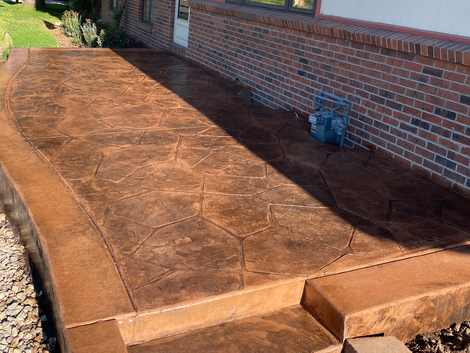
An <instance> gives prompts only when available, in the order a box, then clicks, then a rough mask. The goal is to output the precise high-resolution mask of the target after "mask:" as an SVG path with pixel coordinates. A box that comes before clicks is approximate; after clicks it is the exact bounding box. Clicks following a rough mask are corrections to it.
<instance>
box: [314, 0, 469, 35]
mask: <svg viewBox="0 0 470 353" xmlns="http://www.w3.org/2000/svg"><path fill="white" fill-rule="evenodd" d="M320 14H321V15H325V16H335V17H341V18H347V19H352V20H359V21H367V22H375V23H382V24H387V25H392V26H401V27H408V28H413V29H418V30H423V31H431V32H438V33H444V34H451V35H456V36H462V37H470V26H469V25H468V17H469V16H470V2H469V1H468V0H394V1H390V0H322V4H321V11H320Z"/></svg>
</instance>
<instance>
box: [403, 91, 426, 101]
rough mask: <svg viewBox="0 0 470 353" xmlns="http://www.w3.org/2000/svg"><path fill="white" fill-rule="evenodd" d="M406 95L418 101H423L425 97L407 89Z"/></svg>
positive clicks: (420, 93)
mask: <svg viewBox="0 0 470 353" xmlns="http://www.w3.org/2000/svg"><path fill="white" fill-rule="evenodd" d="M406 95H407V96H408V97H410V98H413V99H419V100H424V97H425V95H424V93H422V92H418V91H415V90H412V89H407V90H406Z"/></svg>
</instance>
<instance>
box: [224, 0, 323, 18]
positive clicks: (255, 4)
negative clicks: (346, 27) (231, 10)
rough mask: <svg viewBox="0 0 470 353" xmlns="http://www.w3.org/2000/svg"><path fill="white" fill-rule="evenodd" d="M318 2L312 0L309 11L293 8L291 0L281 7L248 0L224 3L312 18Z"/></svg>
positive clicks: (229, 0)
mask: <svg viewBox="0 0 470 353" xmlns="http://www.w3.org/2000/svg"><path fill="white" fill-rule="evenodd" d="M318 1H319V0H313V7H312V9H311V10H310V9H302V8H295V7H294V6H293V0H284V5H283V6H282V5H274V4H266V3H260V2H255V1H250V0H226V2H229V3H235V4H239V5H243V6H250V7H261V8H265V9H271V10H277V11H283V12H294V13H299V14H305V15H312V16H314V15H315V10H316V7H317V2H318Z"/></svg>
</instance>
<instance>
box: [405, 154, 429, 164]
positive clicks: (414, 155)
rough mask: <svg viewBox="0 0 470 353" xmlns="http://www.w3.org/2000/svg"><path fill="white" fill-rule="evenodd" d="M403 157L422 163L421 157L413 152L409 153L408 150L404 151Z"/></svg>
mask: <svg viewBox="0 0 470 353" xmlns="http://www.w3.org/2000/svg"><path fill="white" fill-rule="evenodd" d="M405 158H407V159H409V160H411V161H413V162H415V163H418V164H422V163H423V160H424V159H423V158H422V157H420V156H418V155H416V154H414V153H411V152H409V151H405Z"/></svg>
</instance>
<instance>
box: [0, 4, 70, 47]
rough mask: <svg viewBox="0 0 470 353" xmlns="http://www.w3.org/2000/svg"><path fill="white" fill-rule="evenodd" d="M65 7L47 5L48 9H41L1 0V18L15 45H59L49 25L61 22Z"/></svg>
mask: <svg viewBox="0 0 470 353" xmlns="http://www.w3.org/2000/svg"><path fill="white" fill-rule="evenodd" d="M65 9H66V7H65V6H62V5H47V10H46V11H41V10H36V9H35V8H33V7H29V6H23V5H22V4H19V3H12V2H5V1H0V18H1V19H3V20H4V21H5V22H6V24H7V26H6V27H7V32H8V34H10V37H11V39H12V40H13V46H14V47H58V44H57V41H56V40H55V38H54V37H53V36H52V34H50V32H49V31H48V30H47V25H48V24H49V25H50V24H54V23H57V22H60V17H61V16H62V13H63V12H64V10H65Z"/></svg>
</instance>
